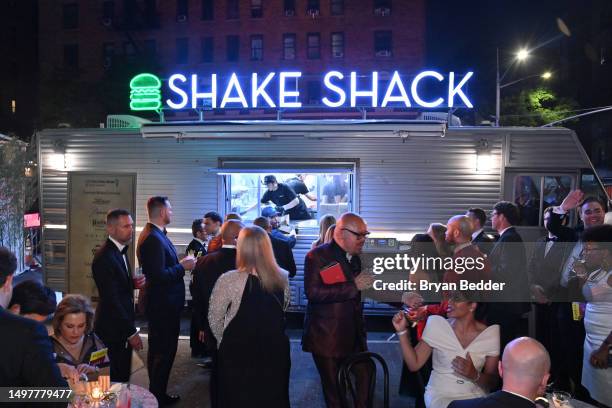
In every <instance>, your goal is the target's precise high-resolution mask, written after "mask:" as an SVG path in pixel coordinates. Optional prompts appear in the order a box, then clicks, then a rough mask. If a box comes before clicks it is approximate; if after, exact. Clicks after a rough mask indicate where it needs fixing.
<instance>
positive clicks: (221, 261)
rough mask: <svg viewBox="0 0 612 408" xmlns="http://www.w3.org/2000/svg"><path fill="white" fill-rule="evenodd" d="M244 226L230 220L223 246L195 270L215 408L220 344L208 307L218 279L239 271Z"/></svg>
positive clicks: (195, 305) (200, 261)
mask: <svg viewBox="0 0 612 408" xmlns="http://www.w3.org/2000/svg"><path fill="white" fill-rule="evenodd" d="M243 227H244V225H243V224H242V223H241V222H240V221H238V220H228V221H226V222H225V223H223V226H222V227H221V234H220V235H219V236H220V237H221V239H222V243H223V244H222V246H221V248H220V249H218V250H217V251H215V252H212V253H210V254H208V255H206V256H204V257H201V258H199V259H198V262H197V264H196V266H195V268H194V270H193V290H192V292H191V296H192V298H193V308H194V317H195V318H196V324H197V325H198V327H199V329H200V331H199V333H198V334H199V340H200V341H201V342H203V343H204V344H205V345H206V348H207V350H208V352H209V353H210V355H211V358H212V366H211V368H212V372H211V376H210V386H209V392H210V402H211V406H212V407H213V408H216V407H218V400H217V394H216V391H217V367H216V363H217V340H216V339H215V336H213V334H212V331H211V329H210V324H209V323H208V304H209V301H210V296H211V295H212V291H213V288H214V287H215V283H217V279H219V277H220V276H221V275H223V274H224V273H225V272H228V271H231V270H233V269H236V240H237V239H238V234H239V233H240V230H241V229H242V228H243Z"/></svg>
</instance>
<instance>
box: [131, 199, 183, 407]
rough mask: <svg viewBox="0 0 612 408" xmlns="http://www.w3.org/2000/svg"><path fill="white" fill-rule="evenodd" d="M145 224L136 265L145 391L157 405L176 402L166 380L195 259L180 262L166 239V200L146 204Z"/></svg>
mask: <svg viewBox="0 0 612 408" xmlns="http://www.w3.org/2000/svg"><path fill="white" fill-rule="evenodd" d="M147 211H148V213H149V222H148V223H147V225H146V226H145V228H144V229H143V230H142V232H141V233H140V236H139V237H138V247H137V249H136V253H137V255H138V261H139V264H140V265H142V271H143V273H144V275H145V276H146V279H147V284H146V286H145V289H146V296H145V298H146V300H145V315H146V317H147V320H148V321H149V327H148V328H149V350H148V353H147V366H148V367H147V368H148V370H149V379H150V381H149V390H150V391H151V393H152V394H153V395H155V397H156V398H157V401H158V402H159V404H160V405H168V404H172V403H175V402H178V400H179V399H180V397H179V396H178V395H168V394H167V392H166V391H167V387H168V378H169V377H170V371H171V370H172V364H173V363H174V357H175V356H176V349H177V346H178V336H179V331H180V323H181V321H180V319H181V311H182V310H183V306H184V304H185V283H184V281H183V277H184V276H185V270H190V269H193V267H194V266H195V258H193V257H189V256H188V257H185V258H183V259H182V260H181V261H180V262H179V260H178V255H177V253H176V250H175V249H174V246H173V245H172V242H170V240H169V239H168V238H167V237H166V228H165V227H166V225H168V224H170V222H171V217H172V206H171V205H170V202H169V201H168V198H167V197H160V196H155V197H151V198H149V200H148V201H147Z"/></svg>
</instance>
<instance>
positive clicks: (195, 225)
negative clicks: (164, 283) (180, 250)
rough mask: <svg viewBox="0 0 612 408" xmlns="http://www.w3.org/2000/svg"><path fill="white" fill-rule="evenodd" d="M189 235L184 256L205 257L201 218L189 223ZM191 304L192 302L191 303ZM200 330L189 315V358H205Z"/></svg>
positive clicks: (191, 291) (204, 232) (191, 288)
mask: <svg viewBox="0 0 612 408" xmlns="http://www.w3.org/2000/svg"><path fill="white" fill-rule="evenodd" d="M191 234H192V235H193V239H192V240H191V242H190V243H189V245H187V249H186V250H185V255H186V256H187V255H191V256H195V257H196V259H197V258H199V257H201V256H204V255H206V230H205V229H204V223H203V222H202V219H201V218H196V219H195V220H193V222H192V223H191ZM189 293H192V297H193V279H192V280H191V282H189ZM192 302H193V301H192ZM199 331H200V329H199V328H198V326H197V321H196V317H195V313H193V305H192V313H191V324H190V326H189V346H190V347H191V357H206V348H205V346H204V344H203V343H202V342H200V341H199V340H198V332H199Z"/></svg>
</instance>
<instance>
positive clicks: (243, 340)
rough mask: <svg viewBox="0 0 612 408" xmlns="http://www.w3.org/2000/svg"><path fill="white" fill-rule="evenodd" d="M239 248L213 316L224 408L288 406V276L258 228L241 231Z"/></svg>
mask: <svg viewBox="0 0 612 408" xmlns="http://www.w3.org/2000/svg"><path fill="white" fill-rule="evenodd" d="M236 250H237V255H236V270H233V271H230V272H227V273H225V274H223V275H221V277H220V278H219V279H218V280H217V283H216V284H215V287H214V289H213V292H212V296H211V298H210V307H209V312H208V320H209V323H210V328H211V330H212V332H213V334H214V336H215V338H216V339H217V344H218V345H219V350H218V360H217V361H218V364H217V374H218V392H217V395H218V396H219V406H222V407H227V408H231V407H243V406H255V407H274V408H276V407H278V408H281V407H282V408H284V407H289V370H290V367H291V360H290V356H289V338H288V337H287V335H286V334H285V310H286V309H287V306H288V305H289V282H288V278H287V275H288V273H287V271H285V270H283V269H281V268H280V267H279V266H278V265H277V264H276V261H275V259H274V252H273V251H272V244H271V242H270V238H269V237H268V234H267V233H266V231H264V230H263V229H262V228H260V227H258V226H250V227H247V228H244V229H242V231H240V234H239V235H238V243H237V245H236Z"/></svg>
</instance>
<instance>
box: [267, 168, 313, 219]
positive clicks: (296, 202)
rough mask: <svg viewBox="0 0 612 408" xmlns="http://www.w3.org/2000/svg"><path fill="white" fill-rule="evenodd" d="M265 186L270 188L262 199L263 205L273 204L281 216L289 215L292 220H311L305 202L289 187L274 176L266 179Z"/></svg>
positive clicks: (268, 176)
mask: <svg viewBox="0 0 612 408" xmlns="http://www.w3.org/2000/svg"><path fill="white" fill-rule="evenodd" d="M264 184H265V185H266V187H267V188H268V191H266V192H265V193H264V195H263V197H262V198H261V203H262V204H265V203H268V202H270V201H271V202H273V203H274V205H276V210H277V211H278V212H279V213H281V214H289V217H290V218H291V220H309V219H310V218H311V217H310V214H309V213H308V210H307V209H306V205H305V204H304V201H303V200H302V199H301V198H299V197H298V196H297V195H296V194H295V193H294V192H293V190H292V189H291V188H289V186H287V185H286V184H284V183H279V182H278V181H277V180H276V177H275V176H273V175H271V174H270V175H267V176H266V177H264Z"/></svg>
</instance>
